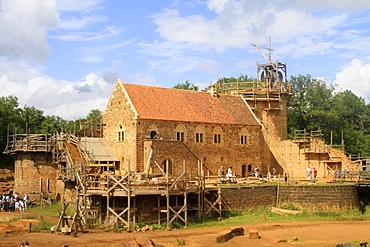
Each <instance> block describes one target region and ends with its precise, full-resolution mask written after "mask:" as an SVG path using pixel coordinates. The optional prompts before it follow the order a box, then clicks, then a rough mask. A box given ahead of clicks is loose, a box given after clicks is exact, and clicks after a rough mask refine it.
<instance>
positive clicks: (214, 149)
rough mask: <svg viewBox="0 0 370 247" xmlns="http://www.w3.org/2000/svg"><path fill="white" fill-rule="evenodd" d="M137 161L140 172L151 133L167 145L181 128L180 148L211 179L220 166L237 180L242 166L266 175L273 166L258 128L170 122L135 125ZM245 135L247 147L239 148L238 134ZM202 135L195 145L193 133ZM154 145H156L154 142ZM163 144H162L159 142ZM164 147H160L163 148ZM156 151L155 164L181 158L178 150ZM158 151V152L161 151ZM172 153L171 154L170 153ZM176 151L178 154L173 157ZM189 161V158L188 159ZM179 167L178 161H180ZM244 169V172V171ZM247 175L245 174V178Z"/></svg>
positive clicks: (273, 161)
mask: <svg viewBox="0 0 370 247" xmlns="http://www.w3.org/2000/svg"><path fill="white" fill-rule="evenodd" d="M137 126H138V132H137V133H138V141H137V143H138V156H140V157H138V159H137V161H138V162H140V163H139V164H138V165H137V167H140V168H139V169H140V171H143V170H144V166H145V162H146V159H145V156H147V155H148V153H149V150H150V148H149V146H146V145H145V148H144V144H143V143H144V142H145V141H146V140H148V139H149V138H150V133H151V132H155V133H156V134H157V135H158V138H159V140H164V141H168V142H170V141H171V139H172V137H173V136H174V135H175V134H176V130H177V129H180V128H182V130H183V131H184V138H185V139H184V141H183V143H184V145H185V147H186V148H187V149H188V152H189V151H190V152H191V153H193V156H195V157H197V158H198V159H199V160H200V161H201V162H202V163H203V164H204V165H205V166H206V167H207V168H208V169H209V170H210V171H211V173H212V174H213V175H217V172H218V169H219V168H220V166H223V167H224V170H225V171H226V169H227V168H228V167H229V166H232V167H233V171H234V172H235V173H236V175H237V176H241V175H242V170H243V166H244V167H247V166H248V165H249V166H251V167H253V168H254V167H255V166H258V167H259V168H260V170H261V171H262V172H263V173H264V174H266V173H267V167H268V166H269V167H270V169H271V167H273V166H275V165H276V161H275V160H274V158H273V156H272V154H271V152H270V151H269V149H268V147H267V145H266V143H265V142H264V140H263V135H262V132H261V128H260V126H236V125H219V124H200V123H181V122H174V121H149V120H145V121H144V120H141V121H139V123H138V125H137ZM242 130H247V131H248V135H249V136H248V138H249V140H248V143H247V144H241V143H240V138H241V137H240V136H241V131H242ZM198 131H199V132H200V131H201V132H202V133H203V141H202V142H196V133H197V132H198ZM216 131H218V133H221V143H214V139H213V138H214V133H215V132H216ZM157 143H158V142H157ZM163 143H164V142H163ZM163 145H164V144H163ZM153 147H155V148H156V150H154V151H155V154H154V157H155V158H156V160H157V161H158V162H160V161H163V160H165V159H168V158H170V159H171V161H172V163H175V162H177V163H179V162H178V161H176V160H178V157H181V156H183V157H185V156H184V155H182V154H184V152H183V151H181V150H180V149H177V148H175V146H174V148H175V149H172V148H171V149H166V148H164V149H163V148H162V146H161V145H156V146H153ZM161 148H162V150H161ZM171 150H172V151H171ZM177 151H179V152H180V153H177ZM188 157H189V158H192V157H190V156H188ZM181 164H182V161H181ZM244 169H245V168H244ZM245 175H249V174H245Z"/></svg>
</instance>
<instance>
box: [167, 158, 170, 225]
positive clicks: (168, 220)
mask: <svg viewBox="0 0 370 247" xmlns="http://www.w3.org/2000/svg"><path fill="white" fill-rule="evenodd" d="M166 192H167V193H166V204H167V230H170V181H169V176H168V160H166Z"/></svg>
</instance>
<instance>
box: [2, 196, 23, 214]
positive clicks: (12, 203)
mask: <svg viewBox="0 0 370 247" xmlns="http://www.w3.org/2000/svg"><path fill="white" fill-rule="evenodd" d="M28 201H29V196H28V195H27V194H24V196H21V195H20V194H19V193H17V192H14V193H12V192H9V191H4V192H3V194H2V195H1V198H0V211H1V210H4V211H5V212H9V213H13V212H15V211H24V210H27V204H28Z"/></svg>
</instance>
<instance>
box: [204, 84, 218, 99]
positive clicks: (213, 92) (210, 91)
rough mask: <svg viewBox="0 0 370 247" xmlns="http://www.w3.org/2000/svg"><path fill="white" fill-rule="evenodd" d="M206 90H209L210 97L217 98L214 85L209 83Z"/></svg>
mask: <svg viewBox="0 0 370 247" xmlns="http://www.w3.org/2000/svg"><path fill="white" fill-rule="evenodd" d="M207 92H209V93H210V94H211V96H212V98H214V99H217V98H218V94H217V91H216V86H215V85H211V86H210V87H209V88H208V90H207Z"/></svg>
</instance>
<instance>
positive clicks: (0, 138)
mask: <svg viewBox="0 0 370 247" xmlns="http://www.w3.org/2000/svg"><path fill="white" fill-rule="evenodd" d="M18 105H19V104H18V98H17V97H14V96H8V97H1V98H0V150H1V152H0V165H9V164H13V161H12V159H11V157H9V156H7V155H5V154H3V151H4V150H5V148H6V145H7V134H8V131H12V130H13V129H14V128H19V127H20V122H21V120H20V110H21V109H20V108H19V107H18Z"/></svg>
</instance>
